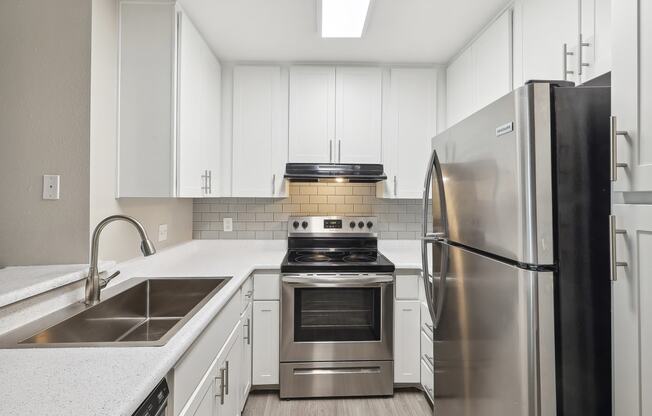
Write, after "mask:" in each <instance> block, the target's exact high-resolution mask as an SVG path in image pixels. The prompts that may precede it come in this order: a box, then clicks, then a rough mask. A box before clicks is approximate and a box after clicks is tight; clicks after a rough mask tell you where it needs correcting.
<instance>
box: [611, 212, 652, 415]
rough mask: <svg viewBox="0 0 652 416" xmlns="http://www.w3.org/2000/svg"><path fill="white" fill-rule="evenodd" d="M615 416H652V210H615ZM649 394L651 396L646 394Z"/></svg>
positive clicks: (613, 306)
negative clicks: (616, 265)
mask: <svg viewBox="0 0 652 416" xmlns="http://www.w3.org/2000/svg"><path fill="white" fill-rule="evenodd" d="M613 212H614V214H615V215H616V229H617V230H618V231H621V232H619V233H617V234H616V253H615V255H616V256H615V260H616V261H617V262H618V268H617V273H616V274H617V278H616V280H615V281H614V282H613V283H612V299H613V305H612V308H613V309H612V310H613V325H612V328H613V335H612V337H613V357H614V362H613V369H614V372H613V380H614V383H613V386H614V392H613V395H614V404H613V409H614V411H613V414H614V415H650V414H652V397H651V396H650V394H649V392H650V391H651V390H652V279H651V278H650V277H651V276H652V256H651V255H650V253H652V205H621V204H617V205H614V208H613ZM645 392H647V393H645Z"/></svg>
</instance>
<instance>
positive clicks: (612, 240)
mask: <svg viewBox="0 0 652 416" xmlns="http://www.w3.org/2000/svg"><path fill="white" fill-rule="evenodd" d="M617 234H627V232H626V231H625V230H618V229H616V216H615V215H610V216H609V254H610V257H611V280H612V281H614V282H615V281H616V280H618V268H619V267H627V262H623V261H618V253H617V250H616V235H617Z"/></svg>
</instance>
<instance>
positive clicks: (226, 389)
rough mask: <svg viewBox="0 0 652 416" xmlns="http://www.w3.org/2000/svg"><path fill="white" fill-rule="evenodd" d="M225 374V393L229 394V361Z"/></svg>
mask: <svg viewBox="0 0 652 416" xmlns="http://www.w3.org/2000/svg"><path fill="white" fill-rule="evenodd" d="M224 374H225V375H224V377H225V379H224V385H225V387H224V393H225V394H227V395H228V394H229V362H228V361H227V362H226V371H225V373H224Z"/></svg>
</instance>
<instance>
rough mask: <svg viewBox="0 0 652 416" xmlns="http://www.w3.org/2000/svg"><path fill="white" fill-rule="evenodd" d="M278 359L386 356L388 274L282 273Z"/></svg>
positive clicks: (389, 326)
mask: <svg viewBox="0 0 652 416" xmlns="http://www.w3.org/2000/svg"><path fill="white" fill-rule="evenodd" d="M281 282H282V290H281V351H280V352H281V361H282V362H306V361H355V360H357V361H364V360H372V361H373V360H375V361H379V360H391V359H392V347H393V332H392V331H393V297H394V276H393V275H389V274H378V275H374V274H370V275H360V274H323V275H319V274H314V275H296V274H293V275H289V274H288V275H283V276H282V279H281Z"/></svg>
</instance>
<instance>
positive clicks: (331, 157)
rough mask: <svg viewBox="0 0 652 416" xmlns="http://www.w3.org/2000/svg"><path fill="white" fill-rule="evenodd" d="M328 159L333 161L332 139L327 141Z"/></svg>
mask: <svg viewBox="0 0 652 416" xmlns="http://www.w3.org/2000/svg"><path fill="white" fill-rule="evenodd" d="M328 161H329V162H331V163H332V162H333V140H332V139H331V140H329V141H328Z"/></svg>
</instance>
